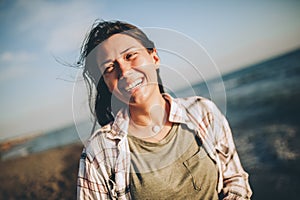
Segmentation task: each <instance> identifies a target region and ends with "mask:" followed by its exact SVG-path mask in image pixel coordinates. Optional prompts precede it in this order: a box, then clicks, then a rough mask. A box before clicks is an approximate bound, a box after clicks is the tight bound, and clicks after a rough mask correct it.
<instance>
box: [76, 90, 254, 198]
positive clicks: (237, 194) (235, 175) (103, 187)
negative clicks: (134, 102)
mask: <svg viewBox="0 0 300 200" xmlns="http://www.w3.org/2000/svg"><path fill="white" fill-rule="evenodd" d="M164 98H165V99H166V100H168V101H169V102H170V105H171V109H170V115H169V120H170V121H171V122H174V123H185V124H187V126H188V127H189V128H190V129H194V130H196V132H197V135H198V136H199V137H200V139H201V140H202V143H203V146H204V148H205V150H206V152H207V153H208V155H209V156H210V158H211V159H213V160H214V161H215V163H216V165H217V166H218V173H219V176H218V188H217V190H218V192H219V193H223V194H224V195H223V196H224V198H223V199H224V200H226V199H227V200H228V199H241V200H242V199H250V197H251V195H252V191H251V188H250V186H249V182H248V174H247V173H246V172H245V171H244V170H243V167H242V165H241V163H240V160H239V157H238V154H237V151H236V148H235V145H234V142H233V138H232V133H231V130H230V127H229V125H228V122H227V120H226V119H225V117H224V116H223V115H222V114H221V112H220V111H219V109H218V108H217V107H216V106H215V104H214V103H212V102H211V101H210V100H207V99H205V98H202V97H189V98H177V99H173V98H172V97H171V96H170V95H168V94H164ZM127 113H128V112H127V111H126V110H122V111H120V112H118V114H117V116H116V118H115V121H114V122H113V123H111V124H108V125H106V126H103V127H101V128H100V129H99V130H97V131H95V132H94V133H93V134H92V136H91V137H90V139H89V141H88V142H87V144H86V145H85V148H84V149H83V153H82V155H81V159H80V164H79V172H78V183H77V198H78V199H131V196H130V188H129V187H130V180H129V173H130V150H129V146H128V140H127V136H126V135H127V132H126V131H127V129H128V123H129V117H128V114H127Z"/></svg>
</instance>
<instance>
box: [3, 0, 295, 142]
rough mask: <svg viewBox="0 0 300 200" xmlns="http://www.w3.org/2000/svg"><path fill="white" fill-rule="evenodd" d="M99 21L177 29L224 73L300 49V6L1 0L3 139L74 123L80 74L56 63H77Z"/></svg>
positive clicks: (286, 3) (279, 3) (156, 0)
mask: <svg viewBox="0 0 300 200" xmlns="http://www.w3.org/2000/svg"><path fill="white" fill-rule="evenodd" d="M97 18H100V19H105V20H112V19H114V20H115V19H118V20H122V21H127V22H130V23H133V24H135V25H137V26H138V27H156V28H167V29H168V30H174V31H177V32H178V33H181V34H183V35H185V36H187V37H189V38H191V39H193V40H194V41H195V42H197V43H198V44H200V45H202V47H204V48H205V50H206V51H207V52H208V53H209V54H210V56H211V58H212V59H213V60H214V62H215V63H216V64H217V66H218V70H219V71H220V72H221V73H227V72H230V71H233V70H236V69H238V68H241V67H245V66H247V65H249V64H252V63H256V62H258V61H261V60H265V59H267V58H269V57H273V56H275V55H279V54H282V53H284V52H287V51H290V50H293V49H296V48H299V47H300V38H299V36H300V23H299V19H300V2H299V1H291V0H285V1H283V0H282V1H275V0H274V1H258V0H255V1H226V2H225V1H222V2H221V1H219V2H217V1H209V3H208V1H196V0H195V1H159V0H152V1H130V0H128V1H102V0H100V1H96V0H94V1H93V0H88V1H73V0H67V1H50V0H49V1H37V0H32V1H25V0H19V1H8V0H1V1H0V25H1V28H0V42H1V49H0V92H1V103H0V109H1V114H0V140H2V139H5V138H9V137H14V136H16V135H24V134H28V133H32V132H43V131H46V130H49V129H53V128H57V127H60V126H63V125H65V124H68V123H72V121H73V113H72V90H73V85H74V83H73V81H74V79H75V78H74V77H75V76H76V73H77V71H78V70H76V69H72V68H68V67H64V66H62V65H61V64H60V63H58V62H57V61H56V60H55V58H59V59H61V60H64V61H66V62H69V63H74V62H75V61H76V59H77V57H78V54H79V49H80V45H81V42H82V40H83V38H84V36H85V34H86V32H87V30H89V27H90V26H91V24H92V23H93V21H94V20H95V19H97ZM154 39H155V38H154ZM154 41H155V40H154ZM180 47H181V46H180V45H178V48H180ZM193 53H195V52H193ZM162 59H163V58H162ZM171 63H172V62H171ZM176 67H177V66H175V68H176ZM178 70H180V67H178ZM203 73H204V74H206V73H207V74H209V76H214V75H215V74H214V73H213V72H211V71H209V70H208V71H207V72H205V71H204V72H203ZM166 78H168V77H166ZM62 79H64V80H65V79H66V80H68V81H64V80H62ZM163 79H164V77H163ZM195 81H197V80H194V82H195ZM176 87H180V85H176Z"/></svg>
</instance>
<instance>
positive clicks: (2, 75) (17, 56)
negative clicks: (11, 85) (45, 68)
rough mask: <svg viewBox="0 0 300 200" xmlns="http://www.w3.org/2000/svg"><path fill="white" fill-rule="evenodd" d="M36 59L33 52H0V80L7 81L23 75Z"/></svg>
mask: <svg viewBox="0 0 300 200" xmlns="http://www.w3.org/2000/svg"><path fill="white" fill-rule="evenodd" d="M36 59H37V56H36V55H35V54H32V53H29V52H25V51H21V52H8V51H7V52H4V53H2V54H0V66H1V68H0V81H7V80H11V79H15V78H19V77H21V76H23V75H24V74H25V73H26V72H27V71H28V70H29V69H28V68H29V67H26V66H31V64H32V63H33V62H34V61H35V60H36Z"/></svg>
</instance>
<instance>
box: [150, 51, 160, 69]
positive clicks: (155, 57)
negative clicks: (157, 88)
mask: <svg viewBox="0 0 300 200" xmlns="http://www.w3.org/2000/svg"><path fill="white" fill-rule="evenodd" d="M151 56H152V58H153V61H154V64H155V68H156V69H158V68H159V64H160V58H159V56H158V55H157V51H156V49H155V48H154V49H153V51H152V52H151Z"/></svg>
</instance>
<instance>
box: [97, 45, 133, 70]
mask: <svg viewBox="0 0 300 200" xmlns="http://www.w3.org/2000/svg"><path fill="white" fill-rule="evenodd" d="M134 48H136V47H135V46H131V47H129V48H127V49H125V50H123V51H121V52H120V54H123V53H126V52H127V51H129V50H131V49H134ZM111 61H112V59H108V60H106V61H104V62H103V63H101V65H100V67H101V66H103V65H105V64H106V63H109V62H111Z"/></svg>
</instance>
